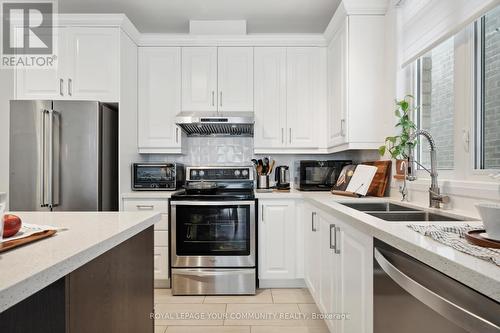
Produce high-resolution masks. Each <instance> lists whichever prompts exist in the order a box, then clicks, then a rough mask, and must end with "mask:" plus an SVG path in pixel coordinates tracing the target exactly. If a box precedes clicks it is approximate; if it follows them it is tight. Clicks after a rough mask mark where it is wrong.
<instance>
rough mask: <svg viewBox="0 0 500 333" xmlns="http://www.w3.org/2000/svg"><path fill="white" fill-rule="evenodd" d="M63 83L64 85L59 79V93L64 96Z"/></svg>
mask: <svg viewBox="0 0 500 333" xmlns="http://www.w3.org/2000/svg"><path fill="white" fill-rule="evenodd" d="M63 85H64V80H63V79H59V95H61V96H64V94H63Z"/></svg>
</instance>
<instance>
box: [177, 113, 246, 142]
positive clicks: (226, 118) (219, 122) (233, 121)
mask: <svg viewBox="0 0 500 333" xmlns="http://www.w3.org/2000/svg"><path fill="white" fill-rule="evenodd" d="M175 123H176V124H177V125H178V126H179V127H180V128H182V130H183V131H184V132H186V134H187V136H253V124H254V116H253V112H181V113H179V115H177V117H176V118H175Z"/></svg>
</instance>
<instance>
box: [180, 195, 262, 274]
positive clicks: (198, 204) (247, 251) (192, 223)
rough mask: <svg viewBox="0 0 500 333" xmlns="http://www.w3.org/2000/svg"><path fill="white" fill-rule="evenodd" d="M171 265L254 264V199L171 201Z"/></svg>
mask: <svg viewBox="0 0 500 333" xmlns="http://www.w3.org/2000/svg"><path fill="white" fill-rule="evenodd" d="M170 207H171V211H170V214H171V244H172V251H171V261H172V267H177V268H178V267H254V266H255V201H171V202H170Z"/></svg>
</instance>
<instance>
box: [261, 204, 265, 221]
mask: <svg viewBox="0 0 500 333" xmlns="http://www.w3.org/2000/svg"><path fill="white" fill-rule="evenodd" d="M261 215H262V218H261V219H260V220H261V221H262V222H264V205H262V209H261Z"/></svg>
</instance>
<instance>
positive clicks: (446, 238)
mask: <svg viewBox="0 0 500 333" xmlns="http://www.w3.org/2000/svg"><path fill="white" fill-rule="evenodd" d="M408 227H409V228H411V229H413V230H414V231H416V232H418V233H421V234H422V235H424V236H427V237H430V238H432V239H434V240H435V241H438V242H440V243H442V244H445V245H448V246H450V247H452V248H454V249H455V250H457V251H460V252H463V253H467V254H470V255H471V256H474V257H477V258H479V259H483V260H486V261H490V262H492V263H494V264H496V265H497V266H500V250H497V249H490V248H486V247H481V246H476V245H473V244H470V243H469V242H468V241H467V240H466V239H465V234H466V233H467V232H468V231H470V230H477V229H482V228H483V227H482V226H477V225H476V226H471V225H468V224H466V225H461V226H453V225H452V226H444V225H419V224H408Z"/></svg>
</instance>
